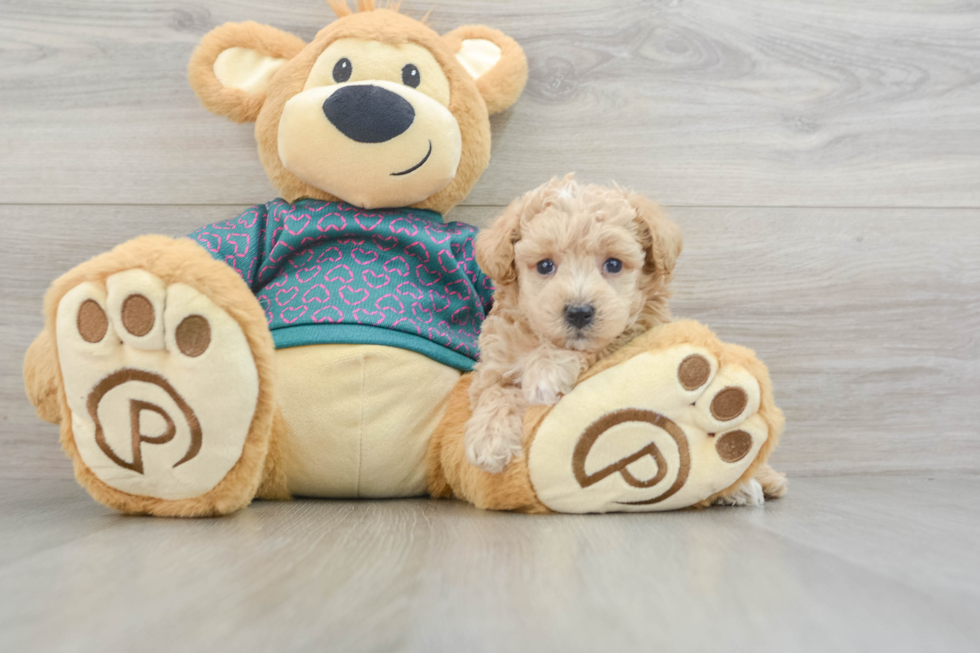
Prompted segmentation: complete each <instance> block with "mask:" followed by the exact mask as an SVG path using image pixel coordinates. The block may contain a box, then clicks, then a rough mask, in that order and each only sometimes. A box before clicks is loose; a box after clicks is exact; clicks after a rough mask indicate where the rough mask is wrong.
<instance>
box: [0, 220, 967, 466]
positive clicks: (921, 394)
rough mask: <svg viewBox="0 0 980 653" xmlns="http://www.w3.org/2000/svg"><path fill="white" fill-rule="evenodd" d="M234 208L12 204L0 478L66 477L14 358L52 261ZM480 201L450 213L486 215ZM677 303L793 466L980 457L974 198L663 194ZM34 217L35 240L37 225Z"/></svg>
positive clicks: (780, 459)
mask: <svg viewBox="0 0 980 653" xmlns="http://www.w3.org/2000/svg"><path fill="white" fill-rule="evenodd" d="M244 208H245V207H244V206H238V207H235V206H210V207H186V206H185V207H162V206H153V207H146V206H103V207H97V206H81V207H64V206H16V207H12V206H11V207H6V208H5V209H4V210H5V212H6V214H7V216H8V217H9V218H10V223H9V226H8V228H7V230H6V234H5V236H6V238H7V242H9V243H10V245H11V246H10V248H9V254H8V255H7V256H6V257H3V258H0V279H4V280H6V287H7V289H6V290H5V292H4V294H3V295H2V299H0V302H2V303H0V315H3V316H4V320H3V322H2V324H0V365H2V368H0V391H2V394H0V415H2V422H0V424H2V429H3V432H2V434H0V443H2V446H3V449H4V451H6V452H8V454H7V455H6V456H4V457H3V458H0V477H4V476H6V477H22V478H34V477H63V476H65V475H67V474H70V466H69V463H68V461H67V459H65V457H64V456H63V455H62V454H61V453H60V451H58V445H57V429H56V428H55V427H53V426H51V425H48V424H44V423H41V422H40V421H38V419H37V418H36V417H35V416H34V414H33V411H32V409H31V407H30V405H29V404H28V403H27V401H26V399H25V397H24V394H23V390H22V380H21V372H20V364H21V363H20V361H21V360H22V357H23V352H24V351H25V350H26V348H27V346H28V344H30V341H31V339H32V338H33V337H34V335H35V334H36V332H37V331H38V329H39V328H40V326H41V324H42V321H41V315H40V307H41V298H42V296H43V293H44V290H45V289H46V287H47V285H48V284H49V283H50V281H51V280H52V279H54V278H55V277H56V276H57V275H58V274H60V273H62V272H64V271H67V270H68V269H69V268H71V267H72V266H73V265H76V264H77V263H79V262H81V261H83V260H85V259H86V258H88V257H90V256H92V255H95V254H97V253H99V252H101V251H103V250H104V249H106V245H107V243H115V242H119V241H122V240H125V239H127V238H130V237H133V236H136V235H138V234H141V233H145V232H164V233H168V234H173V235H180V234H184V233H188V232H190V231H192V230H194V229H196V228H197V227H199V226H201V225H203V224H206V223H208V222H212V221H215V220H219V219H224V218H227V217H232V216H234V215H237V213H238V212H239V211H240V210H242V209H244ZM499 211H500V209H499V208H493V207H461V208H459V209H457V210H456V211H454V212H453V213H452V214H450V216H449V218H451V219H456V220H462V221H465V222H470V223H473V224H477V225H485V224H487V222H488V221H489V220H491V219H492V218H493V217H494V216H495V215H496V214H497V213H498V212H499ZM668 214H669V215H670V216H671V217H672V218H673V219H674V220H675V221H677V222H678V223H679V224H680V225H681V227H682V229H683V231H684V234H685V243H686V245H685V252H684V253H683V254H682V255H681V258H680V262H679V264H678V271H677V281H676V284H675V297H674V303H673V305H674V311H675V314H676V315H678V316H680V317H690V318H694V319H698V320H700V321H702V322H705V323H706V324H708V325H710V326H711V327H712V328H714V329H715V330H716V331H717V333H718V334H719V335H720V336H721V337H722V338H724V339H726V340H729V341H732V342H737V343H740V344H743V345H745V346H748V347H751V348H753V349H755V350H756V351H757V353H758V354H759V356H760V357H761V358H762V359H763V360H764V361H765V362H766V363H767V364H768V365H769V367H770V370H771V372H772V376H773V381H774V383H775V389H776V399H777V402H778V403H779V405H780V406H781V407H782V408H783V409H784V410H785V411H786V416H787V420H788V427H787V430H786V434H785V436H784V440H783V444H782V445H781V447H780V449H779V450H778V451H777V452H776V454H775V457H774V459H773V460H774V462H775V463H776V464H777V465H778V466H779V467H781V468H783V469H786V470H787V471H790V472H791V473H793V474H794V475H799V474H810V475H813V474H841V473H844V474H852V473H859V472H897V471H907V470H924V469H932V470H976V469H978V468H980V438H978V437H977V434H976V427H975V425H976V424H978V423H980V404H978V402H977V401H976V396H977V393H978V391H980V345H978V336H980V333H978V328H977V325H978V324H980V228H978V226H980V222H978V211H976V210H973V209H969V210H953V209H946V210H941V211H937V210H921V209H903V210H899V209H895V210H884V209H718V208H683V209H680V208H677V209H669V210H668ZM39 224H43V225H45V231H46V233H47V234H48V236H47V237H46V239H45V240H40V239H38V238H36V234H37V230H38V226H37V225H39Z"/></svg>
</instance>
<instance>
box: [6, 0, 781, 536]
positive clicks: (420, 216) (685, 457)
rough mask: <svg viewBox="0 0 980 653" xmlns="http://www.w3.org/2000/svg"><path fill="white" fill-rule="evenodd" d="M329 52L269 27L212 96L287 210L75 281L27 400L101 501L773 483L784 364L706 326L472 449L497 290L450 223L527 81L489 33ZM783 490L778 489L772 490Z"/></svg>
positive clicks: (634, 490) (673, 338) (249, 28)
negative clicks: (491, 465)
mask: <svg viewBox="0 0 980 653" xmlns="http://www.w3.org/2000/svg"><path fill="white" fill-rule="evenodd" d="M330 5H331V6H332V7H333V9H334V11H335V12H336V13H337V19H336V20H334V21H333V22H331V23H329V24H328V25H327V26H326V27H324V28H323V29H322V30H321V31H320V32H319V33H318V34H317V35H316V37H315V38H314V39H313V40H312V41H311V42H309V43H304V42H303V41H302V40H301V39H299V38H297V37H295V36H293V35H290V34H287V33H285V32H282V31H280V30H278V29H275V28H272V27H269V26H266V25H260V24H257V23H251V22H245V23H229V24H225V25H222V26H219V27H218V28H216V29H214V30H213V31H211V32H210V33H208V34H207V35H205V36H204V37H203V39H202V40H201V42H200V44H199V46H198V47H197V49H196V50H195V52H194V53H193V55H192V57H191V61H190V64H189V81H190V85H191V87H192V89H193V90H194V92H195V93H196V94H197V96H198V97H199V98H200V100H201V102H202V103H203V105H204V106H205V107H206V108H207V109H209V110H210V111H211V112H213V113H215V114H218V115H221V116H225V117H227V118H229V119H231V120H234V121H237V122H254V123H255V138H256V142H257V146H258V155H259V158H260V160H261V162H262V165H263V166H264V168H265V170H266V172H267V173H268V176H269V179H270V180H271V181H272V183H273V185H274V186H275V188H276V189H277V191H278V192H279V197H278V198H277V199H274V200H272V201H270V202H268V203H266V204H262V205H258V206H254V207H252V208H250V209H249V210H247V211H246V212H244V213H243V214H241V215H240V216H238V217H236V218H233V219H230V220H227V221H224V222H220V223H217V224H213V225H209V226H207V227H204V228H202V229H200V230H198V231H197V232H195V233H194V234H191V235H190V237H187V238H176V239H175V238H171V237H167V236H142V237H139V238H136V239H134V240H131V241H129V242H126V243H123V244H121V245H119V246H117V247H116V248H114V249H112V250H111V251H108V252H106V253H104V254H102V255H99V256H97V257H95V258H93V259H92V260H90V261H88V262H85V263H82V264H81V265H79V266H77V267H76V268H74V269H72V270H70V271H69V272H67V273H66V274H64V275H63V276H62V277H60V278H59V279H57V280H56V281H54V283H53V284H52V286H51V288H50V289H49V291H48V293H47V295H46V298H45V305H44V313H45V326H44V329H43V330H42V332H41V333H40V334H39V335H38V337H37V338H36V340H35V341H34V342H33V343H32V345H31V346H30V348H29V349H28V351H27V354H26V356H25V361H24V380H25V387H26V390H27V394H28V397H29V399H30V400H31V402H32V403H33V404H34V406H35V407H36V410H37V414H38V416H39V417H41V418H42V419H45V420H47V421H50V422H53V423H57V424H60V429H61V444H62V447H63V448H64V450H65V451H66V453H67V454H68V456H69V457H70V458H71V460H72V463H73V467H74V472H75V477H76V479H77V480H78V482H79V483H80V484H81V485H82V486H83V487H84V488H85V489H86V490H87V491H88V492H89V493H90V494H91V496H92V497H93V498H95V499H96V500H97V501H99V502H101V503H102V504H104V505H106V506H109V507H111V508H114V509H116V510H118V511H121V512H124V513H130V514H149V515H158V516H184V517H195V516H215V515H222V514H228V513H231V512H234V511H236V510H239V509H241V508H243V507H245V506H247V505H248V504H249V503H250V502H251V501H252V500H253V499H256V498H259V499H268V500H287V499H289V498H291V497H294V496H303V497H324V498H328V497H363V498H371V497H374V498H389V497H409V496H422V495H426V494H428V495H430V496H433V497H455V498H458V499H461V500H465V501H469V502H470V503H472V504H474V505H476V506H478V507H481V508H487V509H496V510H515V511H523V512H531V513H546V512H578V513H582V512H608V511H649V510H669V509H676V508H684V507H689V506H695V505H708V504H710V503H711V502H713V501H715V500H716V499H718V498H719V497H726V496H731V495H732V493H733V488H737V487H740V484H743V483H745V482H747V481H748V480H750V479H752V478H753V477H756V476H761V477H764V478H763V480H764V481H766V482H764V483H763V486H764V487H765V488H766V491H767V493H769V494H771V495H774V496H775V495H778V494H779V493H781V488H782V485H781V479H780V478H778V477H777V476H775V475H773V473H771V472H768V471H766V470H768V467H766V466H765V465H764V463H765V461H766V459H767V458H768V456H769V454H770V452H771V451H772V449H773V448H774V447H775V445H776V443H777V441H778V438H779V435H780V432H781V430H782V425H783V418H782V414H781V412H780V411H779V409H778V408H777V407H776V406H775V403H774V401H773V397H772V391H771V384H770V381H769V377H768V373H767V371H766V368H765V367H764V366H763V365H762V363H760V362H759V361H758V360H757V359H756V357H755V355H754V354H753V353H752V352H751V351H749V350H746V349H744V348H741V347H738V346H735V345H730V344H725V343H722V342H721V341H719V340H718V339H717V338H716V337H715V336H714V335H713V334H712V333H711V332H710V331H709V330H708V329H707V328H706V327H704V326H702V325H700V324H697V323H695V322H690V321H681V322H675V323H671V324H667V325H663V326H661V327H658V328H656V329H652V330H651V331H649V332H647V333H645V334H643V335H642V336H640V337H638V338H636V339H634V340H633V341H632V342H630V343H629V344H627V345H626V346H624V347H623V348H622V349H620V350H619V351H617V352H615V353H614V354H613V355H611V356H609V357H607V358H605V359H603V360H601V361H600V362H599V363H598V364H596V365H595V366H594V367H592V368H591V369H589V370H587V371H586V372H585V373H584V374H583V375H582V377H581V378H580V379H579V381H578V383H577V385H576V386H575V387H574V388H573V390H572V391H571V392H570V393H569V394H567V395H565V396H564V397H563V398H562V399H561V400H560V401H559V402H558V403H557V404H556V405H553V406H534V407H532V408H531V409H530V410H529V411H528V413H527V415H526V418H525V422H524V430H525V433H524V445H523V456H520V457H518V458H516V459H515V460H513V461H512V462H511V463H510V465H508V467H507V468H506V469H505V470H504V471H503V472H501V473H496V474H492V473H488V472H485V471H482V470H480V469H477V468H475V467H473V466H471V465H470V464H469V463H468V462H467V460H466V454H465V451H464V448H463V425H464V423H465V422H466V420H467V418H468V416H469V411H470V406H469V400H468V393H467V387H468V385H469V382H470V376H469V375H468V372H470V370H472V368H473V365H474V363H475V362H476V360H477V358H478V355H479V353H478V351H477V338H478V334H479V328H480V324H481V322H482V320H483V318H484V317H486V315H487V313H488V311H489V310H491V307H492V297H493V289H494V281H493V279H491V277H489V276H487V274H485V273H484V272H483V270H482V269H481V266H480V265H479V256H478V253H477V252H475V247H474V241H475V238H476V236H477V232H476V229H475V228H473V227H471V226H469V225H465V224H462V223H458V222H446V221H444V220H443V217H442V216H443V214H445V213H447V212H448V211H449V210H450V209H451V208H452V207H454V206H455V205H456V204H457V203H459V202H460V201H461V200H462V199H463V198H465V197H466V195H467V194H468V193H469V191H470V190H471V189H472V188H473V186H474V185H475V184H476V182H477V180H478V179H479V177H480V175H481V174H482V172H483V170H484V169H485V168H486V167H487V165H488V163H489V159H490V121H489V116H490V115H491V114H494V113H497V112H501V111H504V110H506V109H507V108H508V107H510V106H511V105H512V104H513V103H514V102H515V101H516V100H517V98H518V96H519V95H520V94H521V92H522V90H523V88H524V85H525V82H526V79H527V61H526V58H525V56H524V53H523V51H522V50H521V48H520V46H519V45H518V44H517V43H516V42H515V41H514V40H513V39H511V38H510V37H508V36H506V35H505V34H503V33H502V32H499V31H497V30H494V29H491V28H489V27H485V26H481V25H470V26H464V27H460V28H458V29H455V30H453V31H450V32H449V33H447V34H443V35H439V34H437V33H436V32H435V31H433V30H432V29H431V28H430V27H428V26H427V25H426V24H425V21H424V19H423V20H416V19H413V18H411V17H409V16H407V15H405V14H402V13H400V12H399V11H398V9H397V7H388V8H380V7H376V6H375V5H374V2H373V1H372V0H360V1H359V6H358V10H356V11H354V10H351V9H350V8H349V7H348V6H347V5H346V4H345V3H344V2H343V1H342V0H331V1H330ZM766 474H769V476H768V477H767V478H766V477H765V475H766Z"/></svg>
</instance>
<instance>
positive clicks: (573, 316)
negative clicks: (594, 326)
mask: <svg viewBox="0 0 980 653" xmlns="http://www.w3.org/2000/svg"><path fill="white" fill-rule="evenodd" d="M594 317H595V308H593V307H592V306H589V305H588V304H570V305H568V306H566V307H565V321H566V322H568V323H569V324H570V325H571V326H573V327H575V328H576V329H582V328H585V327H587V326H588V325H589V324H591V323H592V319H593V318H594Z"/></svg>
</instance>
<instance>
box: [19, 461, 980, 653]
mask: <svg viewBox="0 0 980 653" xmlns="http://www.w3.org/2000/svg"><path fill="white" fill-rule="evenodd" d="M978 491H980V477H978V476H957V475H946V476H944V477H943V478H936V479H931V478H929V477H927V476H916V475H913V476H907V477H901V478H898V477H870V478H851V479H800V480H797V481H796V482H795V486H794V493H793V495H792V496H791V497H790V498H788V499H786V500H783V501H778V502H771V503H769V504H767V505H766V506H765V507H764V508H715V509H711V510H708V511H699V512H680V513H668V514H649V515H606V516H598V517H597V516H570V515H554V516H547V517H533V516H526V515H514V514H501V513H496V514H495V513H486V512H482V511H479V510H476V509H474V508H471V507H469V506H466V505H464V504H462V503H458V502H436V501H427V500H412V501H358V502H350V501H330V502H325V501H296V502H292V503H286V504H283V503H257V504H254V505H253V506H251V507H250V508H248V509H246V510H244V511H242V512H240V513H238V514H236V515H233V516H231V517H228V518H223V519H213V520H166V519H143V518H127V517H122V516H120V515H117V514H114V513H112V512H111V511H109V510H107V509H105V508H103V507H101V506H98V505H96V504H94V503H93V502H92V501H91V500H90V499H88V498H87V497H86V495H85V493H84V491H83V490H81V489H80V488H78V487H77V486H75V485H74V484H73V483H72V482H71V481H31V482H11V481H7V482H0V552H2V556H0V586H2V587H3V588H4V592H2V593H0V648H2V649H3V650H9V651H22V650H44V651H69V650H71V651H132V650H139V651H158V650H166V651H174V650H181V651H185V650H195V651H198V650H199V651H214V652H222V651H236V652H238V653H246V652H249V651H268V650H276V651H309V650H321V649H329V650H338V651H393V650H398V651H610V650H611V651H615V650H624V651H647V650H651V647H652V646H654V647H655V648H656V649H657V650H664V651H706V650H739V651H781V652H784V653H792V652H795V651H815V652H824V651H841V652H850V651H870V650H875V651H878V650H887V651H894V652H896V653H902V652H905V651H910V652H918V651H924V650H935V651H967V650H975V649H976V647H977V644H978V642H980V628H978V626H977V622H976V618H975V617H976V614H977V611H978V610H980V566H978V565H977V561H976V556H975V555H974V547H973V545H972V542H975V541H976V538H977V537H978V536H980V530H978V528H977V524H978V523H980V511H978V508H977V503H976V501H975V500H974V498H973V497H974V496H975V495H976V493H977V492H978Z"/></svg>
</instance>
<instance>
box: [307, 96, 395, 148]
mask: <svg viewBox="0 0 980 653" xmlns="http://www.w3.org/2000/svg"><path fill="white" fill-rule="evenodd" d="M323 115H325V116H326V117H327V120H329V121H330V122H331V123H332V124H333V126H334V127H336V128H337V129H338V130H340V133H342V134H343V135H344V136H346V137H347V138H350V139H351V140H354V141H357V142H358V143H384V142H385V141H390V140H391V139H393V138H394V137H395V136H398V135H399V134H402V133H404V132H405V130H406V129H408V128H409V127H411V126H412V122H413V121H414V120H415V109H413V108H412V105H411V103H410V102H409V101H408V100H406V99H405V98H403V97H402V96H400V95H398V94H397V93H394V92H392V91H389V90H388V89H386V88H381V87H380V86H374V85H373V84H358V85H356V86H345V87H344V88H340V89H337V90H336V91H334V92H333V93H332V94H331V95H330V97H328V98H327V99H326V100H324V101H323Z"/></svg>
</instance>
